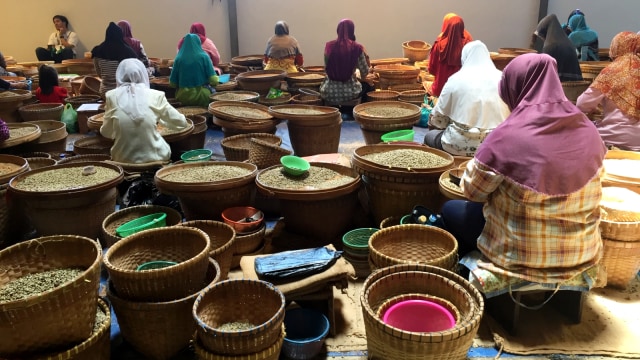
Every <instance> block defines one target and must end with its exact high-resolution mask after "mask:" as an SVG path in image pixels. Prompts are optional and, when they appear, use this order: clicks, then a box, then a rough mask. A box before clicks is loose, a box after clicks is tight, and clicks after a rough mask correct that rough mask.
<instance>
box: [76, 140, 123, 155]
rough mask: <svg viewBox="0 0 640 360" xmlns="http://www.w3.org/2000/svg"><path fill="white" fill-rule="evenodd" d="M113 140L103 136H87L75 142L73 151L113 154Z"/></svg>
mask: <svg viewBox="0 0 640 360" xmlns="http://www.w3.org/2000/svg"><path fill="white" fill-rule="evenodd" d="M112 146H113V140H111V139H107V138H105V137H102V136H86V137H83V138H80V139H78V140H76V141H75V142H74V143H73V152H74V153H76V154H79V155H87V154H104V155H110V154H111V147H112Z"/></svg>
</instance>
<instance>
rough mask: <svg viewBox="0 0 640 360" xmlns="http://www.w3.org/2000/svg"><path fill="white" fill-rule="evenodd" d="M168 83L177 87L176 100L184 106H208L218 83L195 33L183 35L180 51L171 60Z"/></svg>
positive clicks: (210, 63)
mask: <svg viewBox="0 0 640 360" xmlns="http://www.w3.org/2000/svg"><path fill="white" fill-rule="evenodd" d="M169 84H170V85H171V86H173V87H177V88H178V90H177V91H176V100H178V101H180V103H181V104H182V105H185V106H201V107H207V106H209V102H211V100H210V99H209V97H210V96H211V93H212V92H215V90H214V89H213V87H215V86H216V85H218V76H217V75H216V73H215V71H214V70H213V63H212V62H211V59H210V58H209V55H207V53H205V52H204V50H202V46H201V45H200V38H199V37H198V35H196V34H187V35H186V36H185V37H184V41H183V43H182V46H181V47H180V51H178V55H177V56H176V58H175V60H174V62H173V68H172V69H171V75H170V76H169Z"/></svg>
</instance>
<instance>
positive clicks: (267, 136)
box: [220, 133, 282, 151]
mask: <svg viewBox="0 0 640 360" xmlns="http://www.w3.org/2000/svg"><path fill="white" fill-rule="evenodd" d="M251 138H260V139H271V140H277V141H274V143H275V142H280V144H282V138H281V137H279V136H277V135H274V134H269V133H246V134H238V135H232V136H229V137H226V138H223V139H222V140H220V145H222V146H223V147H224V146H226V147H228V148H229V149H232V150H247V151H248V150H249V147H241V146H234V142H236V141H239V140H244V139H249V141H248V145H251ZM267 141H268V140H267Z"/></svg>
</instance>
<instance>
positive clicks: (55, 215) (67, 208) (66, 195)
mask: <svg viewBox="0 0 640 360" xmlns="http://www.w3.org/2000/svg"><path fill="white" fill-rule="evenodd" d="M85 166H93V167H94V168H105V169H101V170H104V171H105V172H109V170H111V172H112V173H113V178H108V179H103V180H100V181H97V183H96V184H94V185H85V186H81V187H78V185H77V184H73V185H70V184H69V189H62V190H52V191H37V190H36V191H34V190H27V189H24V188H22V182H23V181H24V180H25V179H28V178H29V177H32V176H34V177H33V178H31V180H33V181H31V182H38V181H37V178H36V177H35V176H37V177H38V178H40V179H41V180H39V181H41V183H38V186H41V185H44V182H45V181H44V180H43V178H42V177H44V176H45V175H43V174H42V173H43V172H50V173H48V174H50V175H48V176H54V175H55V174H54V173H53V172H56V171H58V170H60V169H65V170H63V171H75V172H76V173H77V174H78V176H82V175H81V173H82V171H83V168H84V167H85ZM38 174H39V175H38ZM34 179H36V180H34ZM123 179H124V174H123V172H122V169H121V168H120V167H118V166H114V165H110V164H107V163H101V162H94V161H91V162H84V163H71V164H57V165H56V166H51V167H46V168H40V169H36V170H31V171H28V172H26V173H23V174H21V175H18V176H16V177H14V178H13V179H12V180H11V182H10V183H9V193H10V194H11V196H13V197H15V198H16V199H19V200H18V201H21V202H22V203H23V204H24V207H25V211H26V214H27V216H28V217H29V220H30V223H31V224H32V225H33V227H34V228H35V229H36V231H37V232H38V234H40V235H56V234H77V235H80V236H86V237H88V238H91V239H96V238H97V237H98V235H99V234H100V226H101V224H102V220H104V218H105V217H107V216H108V215H109V214H111V213H113V211H114V209H115V206H116V197H117V193H118V192H117V189H116V185H118V184H119V183H120V182H122V180H123Z"/></svg>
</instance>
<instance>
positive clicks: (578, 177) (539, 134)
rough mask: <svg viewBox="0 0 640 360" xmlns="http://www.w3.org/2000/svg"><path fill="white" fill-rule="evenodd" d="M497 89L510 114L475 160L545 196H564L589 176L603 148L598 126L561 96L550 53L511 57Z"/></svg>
mask: <svg viewBox="0 0 640 360" xmlns="http://www.w3.org/2000/svg"><path fill="white" fill-rule="evenodd" d="M499 92H500V97H502V100H504V102H505V103H506V104H507V105H508V106H509V108H510V109H511V115H509V116H508V117H507V119H506V120H505V121H504V122H503V123H502V124H501V125H500V126H498V127H497V128H496V129H495V130H494V131H493V132H491V133H490V134H489V136H487V138H486V139H485V141H484V142H483V143H482V145H481V146H480V149H479V150H478V152H477V153H476V155H475V158H476V161H478V162H479V163H481V164H483V165H485V166H487V167H489V168H490V169H492V170H493V171H495V172H497V173H499V174H501V175H503V176H505V177H507V178H509V179H511V180H512V181H515V182H516V183H518V184H521V185H523V186H525V187H527V188H530V189H532V190H534V191H536V192H538V193H543V194H548V195H567V194H570V193H573V192H575V191H578V190H580V189H581V188H582V187H584V186H585V185H586V184H587V183H588V182H589V181H591V179H592V178H593V177H594V176H595V175H596V174H597V173H598V170H599V169H600V167H601V166H602V160H603V158H604V155H605V153H606V148H605V146H604V143H603V142H602V139H601V138H600V134H599V133H598V130H597V129H596V127H595V126H594V125H593V124H592V123H591V121H589V119H587V117H586V116H585V115H584V114H583V113H582V112H581V111H580V110H579V109H578V108H577V107H576V106H575V105H573V104H572V103H571V102H570V101H569V100H567V98H566V96H565V95H564V92H563V90H562V84H561V83H560V79H559V78H558V71H557V65H556V61H555V60H554V59H553V58H552V57H551V56H549V55H546V54H524V55H520V56H518V57H516V58H515V59H513V60H512V61H511V62H510V63H509V65H507V67H505V69H504V70H503V72H502V79H501V81H500V84H499Z"/></svg>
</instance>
